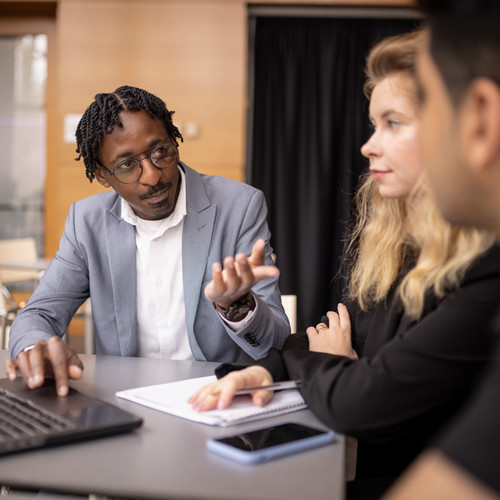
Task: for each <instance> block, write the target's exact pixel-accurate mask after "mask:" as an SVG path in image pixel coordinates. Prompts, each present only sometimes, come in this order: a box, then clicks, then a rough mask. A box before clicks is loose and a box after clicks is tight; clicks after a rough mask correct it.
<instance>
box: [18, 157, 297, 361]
mask: <svg viewBox="0 0 500 500" xmlns="http://www.w3.org/2000/svg"><path fill="white" fill-rule="evenodd" d="M180 166H181V168H183V170H184V171H185V173H186V188H187V215H186V218H185V221H184V230H183V236H182V266H183V280H184V297H185V303H186V322H187V325H186V328H187V334H188V338H189V343H190V346H191V350H192V352H193V354H194V357H195V358H196V359H198V360H207V361H250V360H251V359H258V358H261V357H263V356H264V355H265V354H266V353H267V351H268V350H269V349H270V348H271V347H277V348H280V347H281V346H282V344H283V342H284V340H285V338H286V337H287V335H288V334H289V333H290V326H289V323H288V320H287V318H286V315H285V313H284V311H283V308H282V306H281V301H280V291H279V288H278V279H277V278H276V279H268V280H265V281H262V282H260V283H258V284H257V285H256V286H255V287H254V288H253V292H254V295H255V296H256V300H257V302H258V309H257V312H256V314H255V315H254V317H253V318H252V320H251V321H250V323H249V324H248V325H247V326H246V327H245V328H244V330H243V331H241V332H239V333H238V334H235V333H234V332H233V331H232V330H231V329H230V328H228V327H227V325H225V323H224V322H223V321H222V320H221V319H220V317H219V315H218V314H217V313H216V311H215V310H214V308H213V306H212V304H211V303H210V302H209V301H208V300H207V299H206V298H205V295H204V293H203V290H204V288H205V285H206V284H207V283H208V282H209V281H210V280H211V279H212V272H211V266H212V263H213V262H216V261H218V262H222V261H223V259H224V257H226V256H228V255H231V256H234V255H235V254H236V253H238V252H245V253H246V254H247V255H249V254H250V252H251V249H252V246H253V244H254V243H255V241H256V240H257V239H258V238H263V239H264V240H265V241H266V242H267V244H266V263H271V262H272V260H271V252H272V249H271V246H270V244H269V240H270V236H271V235H270V232H269V228H268V225H267V222H266V217H267V206H266V203H265V199H264V195H263V193H262V192H261V191H259V190H257V189H255V188H253V187H251V186H248V185H246V184H243V183H240V182H236V181H232V180H229V179H225V178H222V177H217V176H208V175H202V174H198V173H197V172H195V171H194V170H192V169H191V168H189V167H188V166H186V165H185V164H183V163H180ZM165 258H166V259H168V255H166V256H165ZM88 297H91V299H92V314H93V317H94V322H95V334H96V352H97V354H105V355H114V356H136V355H137V349H138V342H137V311H136V247H135V230H134V227H133V226H131V225H130V224H128V223H126V222H125V221H123V220H122V219H121V198H120V197H119V196H118V194H117V193H116V192H115V191H107V192H105V193H100V194H96V195H94V196H90V197H88V198H85V199H83V200H80V201H77V202H76V203H74V204H73V205H72V206H71V208H70V211H69V214H68V217H67V219H66V226H65V229H64V234H63V236H62V238H61V242H60V246H59V250H58V251H57V254H56V256H55V258H54V260H53V261H52V263H51V265H50V266H49V268H48V270H47V272H46V273H45V275H44V276H43V277H42V279H41V280H40V284H39V285H38V287H37V288H36V290H35V292H34V293H33V295H32V296H31V298H30V300H29V301H28V304H27V305H26V307H25V308H23V310H22V311H21V312H20V313H19V314H18V316H17V318H16V319H15V321H14V323H13V325H12V328H11V330H10V335H9V348H10V352H11V355H12V356H13V357H16V356H17V354H19V352H20V351H22V350H23V349H24V348H25V347H27V346H29V345H31V344H33V343H34V342H35V341H36V340H39V339H47V338H49V337H51V336H53V335H59V336H62V335H63V334H64V332H65V331H66V328H67V326H68V324H69V322H70V321H71V318H72V317H73V315H74V313H75V312H76V310H77V309H78V308H79V307H80V305H81V304H82V303H83V302H84V301H85V300H86V299H87V298H88ZM165 307H168V304H165Z"/></svg>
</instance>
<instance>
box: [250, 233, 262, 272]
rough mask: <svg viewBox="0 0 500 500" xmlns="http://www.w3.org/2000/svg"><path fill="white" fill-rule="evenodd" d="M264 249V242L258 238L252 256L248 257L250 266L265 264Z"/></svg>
mask: <svg viewBox="0 0 500 500" xmlns="http://www.w3.org/2000/svg"><path fill="white" fill-rule="evenodd" d="M265 248H266V242H265V241H264V240H263V239H262V238H259V239H258V240H257V241H256V242H255V243H254V246H253V248H252V254H251V255H250V261H251V264H252V266H262V265H264V262H265Z"/></svg>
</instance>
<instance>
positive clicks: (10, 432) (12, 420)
mask: <svg viewBox="0 0 500 500" xmlns="http://www.w3.org/2000/svg"><path fill="white" fill-rule="evenodd" d="M74 427H76V426H75V425H74V424H72V423H71V422H69V421H68V420H64V419H62V418H61V417H59V416H58V415H56V414H54V413H51V412H49V411H48V410H46V409H44V408H41V407H40V406H37V405H35V404H33V403H32V402H31V401H29V400H28V399H24V398H22V397H20V396H18V395H16V394H13V393H11V392H9V391H6V390H4V389H0V442H2V441H7V440H10V439H13V438H14V439H17V438H22V437H33V436H39V435H41V434H48V433H52V432H58V431H64V430H67V429H72V428H74Z"/></svg>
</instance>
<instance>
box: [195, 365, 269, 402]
mask: <svg viewBox="0 0 500 500" xmlns="http://www.w3.org/2000/svg"><path fill="white" fill-rule="evenodd" d="M272 383H273V377H272V376H271V374H270V373H269V372H268V371H267V370H266V369H265V368H263V367H261V366H249V367H248V368H245V369H244V370H237V371H234V372H231V373H228V374H227V375H226V376H225V377H222V378H220V379H219V380H217V381H216V382H213V383H211V384H208V385H206V386H204V387H202V388H201V389H199V390H198V391H196V392H195V393H194V394H193V395H192V396H191V397H190V398H189V399H188V403H189V404H190V405H192V407H193V409H194V410H197V411H207V410H213V409H214V408H217V409H218V410H224V409H225V408H227V407H228V406H229V403H231V401H232V399H233V397H234V393H235V392H236V391H237V390H238V389H246V388H248V387H258V386H261V385H269V384H272ZM251 396H252V401H253V404H254V405H255V406H264V405H266V404H267V403H269V401H271V399H272V397H273V391H267V390H264V389H263V390H257V391H253V392H252V393H251Z"/></svg>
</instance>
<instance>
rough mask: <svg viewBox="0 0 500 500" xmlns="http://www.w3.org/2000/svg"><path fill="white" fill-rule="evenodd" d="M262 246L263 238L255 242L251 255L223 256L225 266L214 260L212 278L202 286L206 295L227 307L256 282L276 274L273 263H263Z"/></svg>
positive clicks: (263, 246) (263, 244)
mask: <svg viewBox="0 0 500 500" xmlns="http://www.w3.org/2000/svg"><path fill="white" fill-rule="evenodd" d="M265 246H266V243H265V241H264V240H262V239H259V240H257V241H256V242H255V244H254V246H253V249H252V255H250V257H247V256H246V255H245V254H244V253H238V254H236V256H235V257H226V258H225V259H224V269H222V266H221V264H220V263H219V262H214V263H213V264H212V281H211V282H210V283H209V284H208V285H207V286H206V287H205V297H206V298H207V299H208V300H210V301H212V302H214V303H215V304H218V305H219V306H221V307H224V308H225V307H229V306H230V305H231V304H232V303H234V302H236V301H237V300H238V299H240V298H241V297H243V296H244V295H246V294H247V293H248V292H249V291H250V290H251V288H252V287H253V286H254V285H255V284H256V283H258V282H259V281H262V280H263V279H266V278H272V277H274V276H278V274H279V270H278V268H277V267H276V266H266V265H264V262H265V254H264V249H265Z"/></svg>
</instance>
